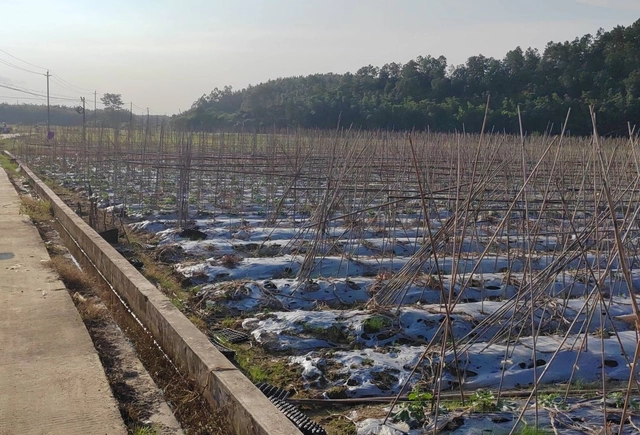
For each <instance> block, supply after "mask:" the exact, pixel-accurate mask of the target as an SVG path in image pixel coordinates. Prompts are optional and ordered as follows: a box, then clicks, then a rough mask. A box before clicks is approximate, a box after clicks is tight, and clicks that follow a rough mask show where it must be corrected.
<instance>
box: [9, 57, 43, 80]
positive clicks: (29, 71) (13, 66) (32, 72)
mask: <svg viewBox="0 0 640 435" xmlns="http://www.w3.org/2000/svg"><path fill="white" fill-rule="evenodd" d="M0 63H2V64H4V65H7V66H10V67H12V68H16V69H19V70H20V71H24V72H28V73H31V74H36V75H39V76H41V75H44V74H42V73H41V72H37V71H31V70H30V69H26V68H22V67H21V66H18V65H14V64H12V63H11V62H9V61H6V60H4V59H0Z"/></svg>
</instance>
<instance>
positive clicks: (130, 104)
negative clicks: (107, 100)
mask: <svg viewBox="0 0 640 435" xmlns="http://www.w3.org/2000/svg"><path fill="white" fill-rule="evenodd" d="M131 125H133V102H131V103H129V128H131Z"/></svg>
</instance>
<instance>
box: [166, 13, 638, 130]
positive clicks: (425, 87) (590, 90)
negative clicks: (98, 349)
mask: <svg viewBox="0 0 640 435" xmlns="http://www.w3.org/2000/svg"><path fill="white" fill-rule="evenodd" d="M638 53H640V20H638V21H636V22H635V23H634V24H632V25H630V26H628V27H624V26H618V27H616V28H614V29H613V30H611V31H608V32H605V31H603V30H602V29H601V30H599V31H598V32H597V33H596V34H595V36H593V35H589V34H587V35H585V36H583V37H580V38H576V39H574V40H573V41H570V42H569V41H566V42H549V43H548V44H547V45H546V47H545V49H544V50H543V52H542V53H540V52H539V51H538V50H537V49H532V48H529V49H526V50H523V49H522V48H520V47H516V48H515V49H513V50H511V51H509V52H508V53H506V55H505V56H504V58H503V59H495V58H492V57H485V56H483V55H477V56H472V57H470V58H469V59H468V60H467V61H466V62H465V63H464V64H462V65H458V66H453V65H449V64H448V63H447V59H446V58H445V57H444V56H440V57H437V58H436V57H432V56H419V57H418V58H416V59H412V60H410V61H408V62H407V63H405V64H400V63H388V64H385V65H383V66H381V67H375V66H371V65H368V66H364V67H362V68H360V69H359V70H358V71H356V72H355V73H346V74H333V73H328V74H313V75H309V76H304V77H302V76H299V77H286V78H279V79H276V80H269V81H267V82H265V83H261V84H259V85H256V86H248V87H247V88H245V89H242V90H234V89H232V88H231V87H229V86H225V87H224V88H223V89H218V88H216V89H214V90H213V91H212V92H211V93H209V94H208V95H203V96H202V97H200V98H199V99H198V100H196V101H195V102H194V103H193V105H192V107H191V109H190V110H188V111H186V112H184V113H182V114H180V115H175V116H174V117H173V122H174V124H175V126H176V127H178V128H181V129H189V130H215V129H228V128H234V129H258V128H264V129H267V128H272V127H275V128H286V127H302V128H336V126H337V125H341V126H344V127H353V128H363V129H392V130H409V129H421V130H426V129H429V130H432V131H445V132H446V131H461V130H466V131H468V132H479V131H480V130H481V128H482V123H483V120H484V117H485V107H486V104H487V101H489V106H488V112H487V128H488V129H493V130H495V131H501V132H502V131H506V132H508V133H517V132H518V131H519V121H518V109H519V110H520V113H521V117H522V120H523V123H524V127H525V130H527V131H529V132H541V133H542V132H545V131H554V132H558V131H560V129H561V128H562V125H561V124H562V123H563V122H564V119H565V116H566V113H567V111H568V109H569V108H571V117H570V119H569V122H568V124H567V126H566V127H567V129H568V130H569V131H570V133H571V134H577V135H586V134H589V133H590V132H591V129H592V127H591V118H590V115H589V106H590V105H593V106H595V108H596V111H597V119H598V128H599V129H600V131H601V132H602V133H603V134H609V135H624V134H627V132H628V128H627V126H628V122H630V123H631V124H634V123H637V122H638V121H640V55H638Z"/></svg>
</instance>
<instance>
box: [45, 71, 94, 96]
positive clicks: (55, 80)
mask: <svg viewBox="0 0 640 435" xmlns="http://www.w3.org/2000/svg"><path fill="white" fill-rule="evenodd" d="M50 78H51V80H52V81H53V82H54V83H55V84H57V85H58V86H60V87H61V88H64V89H66V90H67V91H70V92H73V93H78V94H83V95H93V92H80V91H78V90H77V89H73V88H71V87H70V86H67V85H65V84H64V83H63V82H62V81H60V80H61V79H59V78H57V79H56V76H53V75H52V76H51V77H50Z"/></svg>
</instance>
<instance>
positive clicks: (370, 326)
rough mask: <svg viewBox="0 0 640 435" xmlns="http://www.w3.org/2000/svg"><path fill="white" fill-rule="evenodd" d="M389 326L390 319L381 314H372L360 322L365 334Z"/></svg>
mask: <svg viewBox="0 0 640 435" xmlns="http://www.w3.org/2000/svg"><path fill="white" fill-rule="evenodd" d="M389 326H391V320H389V319H388V318H386V317H383V316H372V317H369V318H368V319H365V320H364V321H363V322H362V327H363V329H364V332H365V333H367V334H375V333H376V332H380V331H381V330H382V329H383V328H388V327H389Z"/></svg>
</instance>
